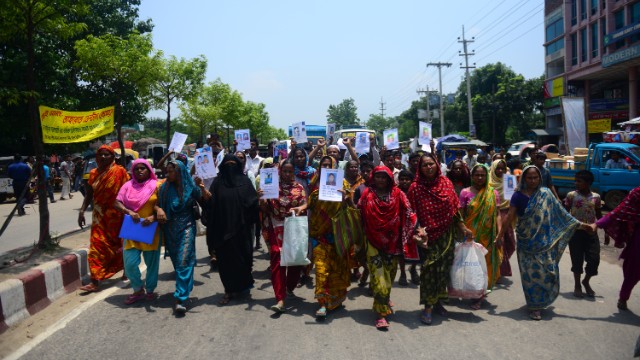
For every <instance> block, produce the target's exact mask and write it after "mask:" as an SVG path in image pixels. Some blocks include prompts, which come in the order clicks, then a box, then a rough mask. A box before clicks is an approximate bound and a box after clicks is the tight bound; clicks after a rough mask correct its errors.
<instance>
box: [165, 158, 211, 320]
mask: <svg viewBox="0 0 640 360" xmlns="http://www.w3.org/2000/svg"><path fill="white" fill-rule="evenodd" d="M200 187H204V184H202V180H200V181H199V184H198V185H196V183H195V182H194V181H193V179H192V178H191V175H190V174H189V171H188V170H187V168H186V167H185V165H184V164H183V163H182V162H181V161H171V162H170V163H169V164H168V165H167V180H166V181H165V183H164V184H162V186H161V187H160V196H159V198H160V199H159V207H160V208H161V209H162V210H164V213H165V214H166V216H163V217H160V216H158V222H160V223H161V224H163V226H162V230H163V235H164V245H165V251H166V252H165V256H166V253H168V254H169V257H170V258H171V263H172V264H173V267H174V269H175V271H176V291H175V292H174V293H173V297H174V298H175V299H176V302H175V305H174V310H175V312H176V313H179V314H184V313H185V312H186V311H187V308H186V306H185V301H187V300H188V299H189V294H190V293H191V290H193V268H194V267H195V265H196V220H195V218H194V214H193V205H194V203H195V201H196V200H199V199H200V197H201V196H203V193H204V198H205V200H206V199H208V198H209V197H210V196H211V194H210V193H209V192H208V191H206V190H201V188H200Z"/></svg>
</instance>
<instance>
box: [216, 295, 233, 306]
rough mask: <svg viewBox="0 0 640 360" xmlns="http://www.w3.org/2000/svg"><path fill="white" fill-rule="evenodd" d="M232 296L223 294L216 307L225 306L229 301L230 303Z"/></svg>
mask: <svg viewBox="0 0 640 360" xmlns="http://www.w3.org/2000/svg"><path fill="white" fill-rule="evenodd" d="M231 299H232V296H231V294H224V296H223V297H222V299H220V301H218V305H221V306H222V305H227V304H228V303H229V301H231Z"/></svg>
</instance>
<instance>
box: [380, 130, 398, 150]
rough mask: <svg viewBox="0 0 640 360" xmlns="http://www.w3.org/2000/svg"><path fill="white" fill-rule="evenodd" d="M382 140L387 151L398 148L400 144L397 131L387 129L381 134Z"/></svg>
mask: <svg viewBox="0 0 640 360" xmlns="http://www.w3.org/2000/svg"><path fill="white" fill-rule="evenodd" d="M382 137H383V138H384V139H383V140H384V146H386V147H387V150H394V149H399V148H400V142H399V141H398V129H389V130H385V131H383V132H382Z"/></svg>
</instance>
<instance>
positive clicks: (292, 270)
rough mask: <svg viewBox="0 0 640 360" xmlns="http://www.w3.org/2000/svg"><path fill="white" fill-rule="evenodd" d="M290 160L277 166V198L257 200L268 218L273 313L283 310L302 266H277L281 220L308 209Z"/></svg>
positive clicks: (280, 242)
mask: <svg viewBox="0 0 640 360" xmlns="http://www.w3.org/2000/svg"><path fill="white" fill-rule="evenodd" d="M294 171H295V170H294V166H293V162H292V160H285V161H283V162H282V163H281V164H280V184H279V185H280V191H279V195H278V198H277V199H270V200H260V210H261V211H262V214H263V216H265V217H268V219H267V231H268V233H269V236H268V237H267V239H266V240H267V241H268V244H267V245H268V246H269V255H270V257H271V266H270V269H271V284H272V285H273V291H274V292H275V295H276V301H277V302H276V304H275V305H273V306H271V310H273V311H274V312H276V313H282V312H284V311H285V307H284V299H285V298H286V297H287V293H292V292H293V289H295V288H296V285H297V284H298V280H300V273H301V272H302V270H303V269H304V266H288V267H282V266H280V249H281V248H282V241H283V239H284V218H285V217H287V216H291V212H292V211H294V212H295V213H296V216H297V215H301V214H302V215H304V214H305V212H306V210H307V200H306V194H305V192H304V188H303V187H302V185H300V184H299V183H297V182H296V180H295V172H294ZM262 194H263V191H262V190H258V197H262Z"/></svg>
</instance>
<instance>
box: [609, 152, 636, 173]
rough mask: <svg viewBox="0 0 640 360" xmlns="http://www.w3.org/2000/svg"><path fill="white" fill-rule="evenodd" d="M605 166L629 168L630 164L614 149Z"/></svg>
mask: <svg viewBox="0 0 640 360" xmlns="http://www.w3.org/2000/svg"><path fill="white" fill-rule="evenodd" d="M605 168H607V169H627V170H631V165H629V163H628V162H627V160H625V159H622V158H621V157H620V153H618V152H617V151H614V152H612V153H611V159H609V160H607V163H606V164H605Z"/></svg>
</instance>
